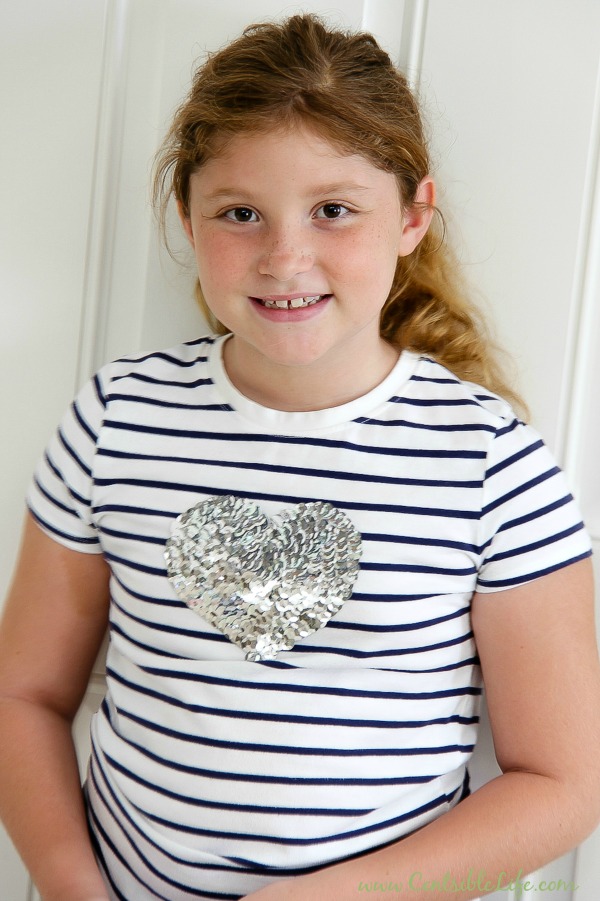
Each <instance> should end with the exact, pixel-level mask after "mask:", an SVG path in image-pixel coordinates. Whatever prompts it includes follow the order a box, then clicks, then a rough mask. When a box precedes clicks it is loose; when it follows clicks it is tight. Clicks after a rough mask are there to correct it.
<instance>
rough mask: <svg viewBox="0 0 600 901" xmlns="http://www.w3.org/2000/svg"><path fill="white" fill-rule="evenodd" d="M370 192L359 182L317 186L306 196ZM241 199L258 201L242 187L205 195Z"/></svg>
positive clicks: (206, 196) (210, 198) (218, 198)
mask: <svg viewBox="0 0 600 901" xmlns="http://www.w3.org/2000/svg"><path fill="white" fill-rule="evenodd" d="M369 190H371V188H369V187H367V186H366V185H360V184H358V182H353V181H346V182H334V183H331V184H324V185H315V186H314V188H309V190H308V191H307V192H306V196H307V197H333V196H335V195H337V194H346V193H348V192H350V193H352V192H356V191H359V192H364V191H369ZM240 197H243V198H244V199H245V200H247V201H250V202H254V201H255V200H257V198H256V196H255V195H254V194H253V192H252V191H251V190H248V189H246V188H244V187H242V186H238V187H235V186H234V187H224V188H217V189H216V190H215V191H209V192H208V193H207V194H204V199H205V200H234V199H236V198H240Z"/></svg>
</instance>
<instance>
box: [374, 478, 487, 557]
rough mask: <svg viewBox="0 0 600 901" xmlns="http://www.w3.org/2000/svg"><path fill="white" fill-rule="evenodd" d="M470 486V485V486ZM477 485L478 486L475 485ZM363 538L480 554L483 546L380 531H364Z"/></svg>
mask: <svg viewBox="0 0 600 901" xmlns="http://www.w3.org/2000/svg"><path fill="white" fill-rule="evenodd" d="M469 487H470V486H469ZM473 487H476V486H473ZM362 540H363V542H364V541H374V542H378V541H388V542H392V543H394V544H410V545H418V546H425V547H443V548H451V549H453V550H459V551H467V552H469V553H473V554H477V555H479V554H480V553H481V551H482V548H480V547H478V546H477V545H476V544H468V543H467V542H465V541H450V540H449V539H446V538H419V537H416V536H412V537H411V536H409V535H385V534H383V533H379V532H363V534H362Z"/></svg>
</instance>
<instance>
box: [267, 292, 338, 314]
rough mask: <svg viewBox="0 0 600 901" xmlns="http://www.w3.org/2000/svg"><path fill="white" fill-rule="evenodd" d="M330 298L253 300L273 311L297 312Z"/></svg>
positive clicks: (295, 296) (292, 296)
mask: <svg viewBox="0 0 600 901" xmlns="http://www.w3.org/2000/svg"><path fill="white" fill-rule="evenodd" d="M328 296H329V295H327V294H290V295H288V296H286V297H282V296H279V297H277V296H267V297H253V298H252V300H256V301H258V303H260V304H262V305H263V306H265V307H267V309H271V310H296V309H301V308H302V307H310V306H312V305H313V304H315V303H318V302H319V301H320V300H323V298H325V297H328Z"/></svg>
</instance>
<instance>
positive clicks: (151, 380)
mask: <svg viewBox="0 0 600 901" xmlns="http://www.w3.org/2000/svg"><path fill="white" fill-rule="evenodd" d="M122 379H131V380H132V381H134V382H143V383H144V384H146V385H164V386H165V387H167V388H201V387H202V386H204V385H212V384H213V381H212V379H210V378H205V379H194V380H193V381H191V382H178V381H175V380H174V379H159V378H158V377H156V376H152V375H146V374H145V373H142V372H127V373H124V374H123V375H119V376H115V377H114V378H113V379H112V382H118V381H121V380H122ZM110 399H111V395H110V394H109V395H108V401H109V402H110Z"/></svg>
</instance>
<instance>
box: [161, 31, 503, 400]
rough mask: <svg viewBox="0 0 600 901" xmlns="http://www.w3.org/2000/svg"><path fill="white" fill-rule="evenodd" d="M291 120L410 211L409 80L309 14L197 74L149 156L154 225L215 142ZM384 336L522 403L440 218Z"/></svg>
mask: <svg viewBox="0 0 600 901" xmlns="http://www.w3.org/2000/svg"><path fill="white" fill-rule="evenodd" d="M298 122H301V123H302V124H304V125H308V126H309V127H311V128H312V129H313V130H314V131H315V132H316V133H317V134H318V135H319V136H321V137H324V138H325V139H327V140H328V141H330V142H331V143H332V144H334V145H335V146H336V147H338V148H339V149H342V150H343V151H344V152H348V153H360V154H361V155H362V156H364V157H365V158H367V159H368V160H370V161H371V162H372V163H373V164H374V165H375V166H377V167H379V168H381V169H384V170H385V171H387V172H391V173H393V174H394V175H395V176H396V179H397V181H398V185H399V189H400V195H401V198H402V202H403V205H404V208H408V207H410V206H411V205H412V204H413V203H414V201H415V195H416V191H417V188H418V186H419V183H420V182H421V180H422V179H423V178H424V177H425V176H426V175H428V174H429V171H430V159H429V151H428V146H427V140H426V138H425V134H424V130H423V125H422V120H421V116H420V112H419V108H418V104H417V102H416V100H415V97H414V96H413V93H412V91H411V90H410V87H409V85H408V83H407V80H406V78H405V77H404V75H403V74H402V73H401V72H400V71H399V70H398V69H397V68H396V67H395V66H394V65H393V63H392V61H391V60H390V58H389V56H388V55H387V53H385V52H384V51H383V50H382V49H381V47H380V46H379V45H378V44H377V42H376V40H375V39H374V38H373V36H372V35H370V34H366V33H352V32H346V31H341V30H333V29H330V28H328V27H327V26H326V25H325V23H324V22H323V21H321V19H319V18H318V17H317V16H314V15H310V14H306V15H295V16H292V17H291V18H289V19H287V20H286V21H284V22H282V23H265V24H259V25H252V26H250V27H248V28H246V29H245V31H244V33H243V34H242V36H241V37H239V38H238V39H237V40H235V41H233V42H232V43H231V44H229V45H228V46H226V47H225V48H224V49H222V50H220V51H219V52H217V53H214V54H211V55H209V57H208V59H207V61H206V62H205V63H204V64H203V65H202V66H201V67H200V68H199V69H198V70H197V72H196V74H195V76H194V79H193V83H192V88H191V90H190V93H189V95H188V97H187V98H186V99H185V101H184V102H183V104H182V105H181V106H180V107H179V109H178V110H177V112H176V114H175V118H174V121H173V124H172V127H171V129H170V131H169V133H168V135H167V138H166V140H165V143H164V145H163V147H162V149H161V151H160V152H159V154H158V156H157V162H156V170H155V179H154V199H155V204H156V207H157V209H158V210H159V215H160V218H161V221H162V222H163V223H164V216H165V212H166V206H167V203H168V201H169V199H170V197H171V196H173V197H174V198H175V199H176V200H177V201H178V203H179V204H180V206H181V209H182V211H183V212H184V213H187V212H188V207H189V190H190V177H191V175H192V174H193V173H194V172H195V171H197V170H198V169H199V168H200V167H201V166H202V165H203V164H204V163H205V162H206V161H207V160H208V159H210V157H211V155H212V154H213V153H214V152H216V149H215V148H216V145H217V144H218V146H219V147H222V146H223V139H224V140H225V141H226V140H227V137H229V136H234V135H237V134H240V133H242V132H243V133H249V132H257V131H267V130H269V129H273V128H274V127H277V128H285V127H293V126H294V125H296V124H297V123H298ZM197 296H198V299H199V301H200V303H201V305H202V307H203V309H204V311H205V313H206V315H207V318H208V320H209V322H210V324H211V325H212V327H213V328H214V329H215V331H217V332H221V333H223V332H225V331H226V329H225V328H224V327H223V326H222V325H221V324H220V323H219V322H218V321H217V320H215V318H214V317H213V316H212V314H211V313H210V310H208V309H207V307H206V304H205V303H204V299H203V297H202V291H201V287H200V285H199V284H198V286H197ZM380 330H381V334H382V336H383V337H384V338H386V340H388V341H389V342H390V343H391V344H393V345H394V346H396V347H398V348H403V347H407V348H411V349H412V350H415V351H418V352H422V353H426V354H430V355H431V356H433V357H435V358H436V359H438V360H439V361H440V362H441V363H443V364H444V365H446V366H448V368H449V369H451V370H453V371H454V372H455V373H456V374H457V375H458V376H460V377H462V378H466V379H468V380H470V381H474V382H477V383H479V384H482V385H484V386H486V387H487V388H489V389H490V390H492V391H495V392H497V393H499V394H502V395H503V396H504V397H507V398H508V399H510V400H513V401H514V402H516V403H517V404H518V403H519V398H518V396H517V395H516V394H515V392H514V391H513V390H512V389H511V388H510V387H509V386H508V385H507V383H506V382H505V380H504V378H503V377H502V375H501V371H500V368H499V366H498V364H497V361H496V358H495V352H494V348H493V346H492V344H491V342H490V340H489V337H488V336H487V334H486V331H485V327H484V325H483V323H482V321H481V319H480V316H479V314H478V311H477V309H476V307H475V306H474V304H473V303H472V302H471V301H470V300H469V298H468V292H467V291H466V290H465V286H464V284H463V281H462V279H461V277H460V273H459V271H458V267H457V265H456V263H455V260H454V257H453V255H452V253H451V252H450V250H449V248H448V246H447V244H446V241H445V228H444V222H443V219H442V217H441V215H438V216H437V217H434V219H433V221H432V225H431V227H430V228H429V231H428V232H427V234H426V235H425V237H424V239H423V240H422V241H421V243H420V244H419V245H418V247H417V248H416V249H415V250H414V251H413V252H412V253H411V254H410V255H409V256H406V257H400V258H399V260H398V264H397V267H396V273H395V277H394V282H393V285H392V288H391V291H390V294H389V296H388V298H387V301H386V303H385V305H384V307H383V310H382V313H381V324H380Z"/></svg>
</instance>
